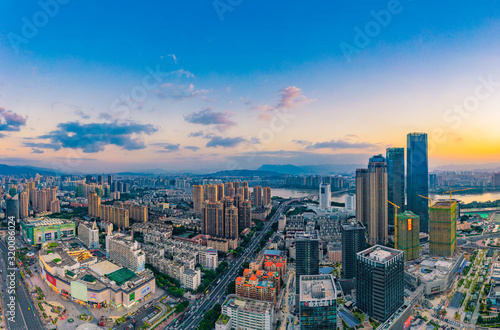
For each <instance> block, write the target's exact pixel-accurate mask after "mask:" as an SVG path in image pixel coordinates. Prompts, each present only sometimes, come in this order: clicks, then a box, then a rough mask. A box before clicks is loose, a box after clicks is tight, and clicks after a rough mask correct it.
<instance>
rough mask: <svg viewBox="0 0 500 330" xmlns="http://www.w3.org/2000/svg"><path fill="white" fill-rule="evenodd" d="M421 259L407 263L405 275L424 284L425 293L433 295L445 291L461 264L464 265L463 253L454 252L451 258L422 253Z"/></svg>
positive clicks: (452, 281)
mask: <svg viewBox="0 0 500 330" xmlns="http://www.w3.org/2000/svg"><path fill="white" fill-rule="evenodd" d="M421 258H422V261H421V262H420V263H415V264H407V266H406V269H405V277H408V276H411V277H412V278H413V282H415V283H416V282H421V283H422V284H423V285H425V295H426V296H434V295H438V294H441V293H443V292H446V291H447V290H448V289H449V288H450V287H451V285H452V284H453V283H454V281H455V277H456V276H457V275H458V272H459V270H460V268H461V266H463V265H464V263H465V262H466V261H464V255H463V254H462V253H459V252H455V254H454V255H453V257H451V258H443V257H433V256H429V255H424V256H422V257H421Z"/></svg>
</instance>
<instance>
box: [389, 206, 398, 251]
mask: <svg viewBox="0 0 500 330" xmlns="http://www.w3.org/2000/svg"><path fill="white" fill-rule="evenodd" d="M387 203H389V204H391V205H392V206H394V248H395V249H397V248H398V209H400V208H401V207H400V206H398V205H396V204H394V203H393V202H391V201H390V200H388V201H387Z"/></svg>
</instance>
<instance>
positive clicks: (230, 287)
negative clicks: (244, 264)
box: [226, 281, 236, 294]
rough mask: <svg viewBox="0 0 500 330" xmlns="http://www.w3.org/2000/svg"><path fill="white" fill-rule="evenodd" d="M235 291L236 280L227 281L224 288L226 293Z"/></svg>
mask: <svg viewBox="0 0 500 330" xmlns="http://www.w3.org/2000/svg"><path fill="white" fill-rule="evenodd" d="M235 293H236V282H235V281H232V282H229V284H228V285H227V288H226V294H235Z"/></svg>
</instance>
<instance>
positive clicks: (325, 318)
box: [299, 275, 337, 330]
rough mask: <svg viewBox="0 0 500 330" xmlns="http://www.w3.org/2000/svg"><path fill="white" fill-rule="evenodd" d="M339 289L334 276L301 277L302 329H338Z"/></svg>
mask: <svg viewBox="0 0 500 330" xmlns="http://www.w3.org/2000/svg"><path fill="white" fill-rule="evenodd" d="M336 298H337V288H336V286H335V282H334V281H333V276H332V275H309V276H308V275H302V276H301V277H300V299H299V300H300V305H299V310H300V312H299V317H300V329H304V330H335V329H337V299H336Z"/></svg>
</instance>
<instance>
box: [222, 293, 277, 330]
mask: <svg viewBox="0 0 500 330" xmlns="http://www.w3.org/2000/svg"><path fill="white" fill-rule="evenodd" d="M215 329H216V330H233V329H235V330H237V329H245V330H273V329H275V327H274V309H273V304H272V303H270V302H266V301H259V300H254V299H249V298H243V297H238V296H236V295H228V296H227V298H226V300H225V301H224V303H223V304H222V311H221V316H220V317H219V319H218V320H217V322H216V323H215Z"/></svg>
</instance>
